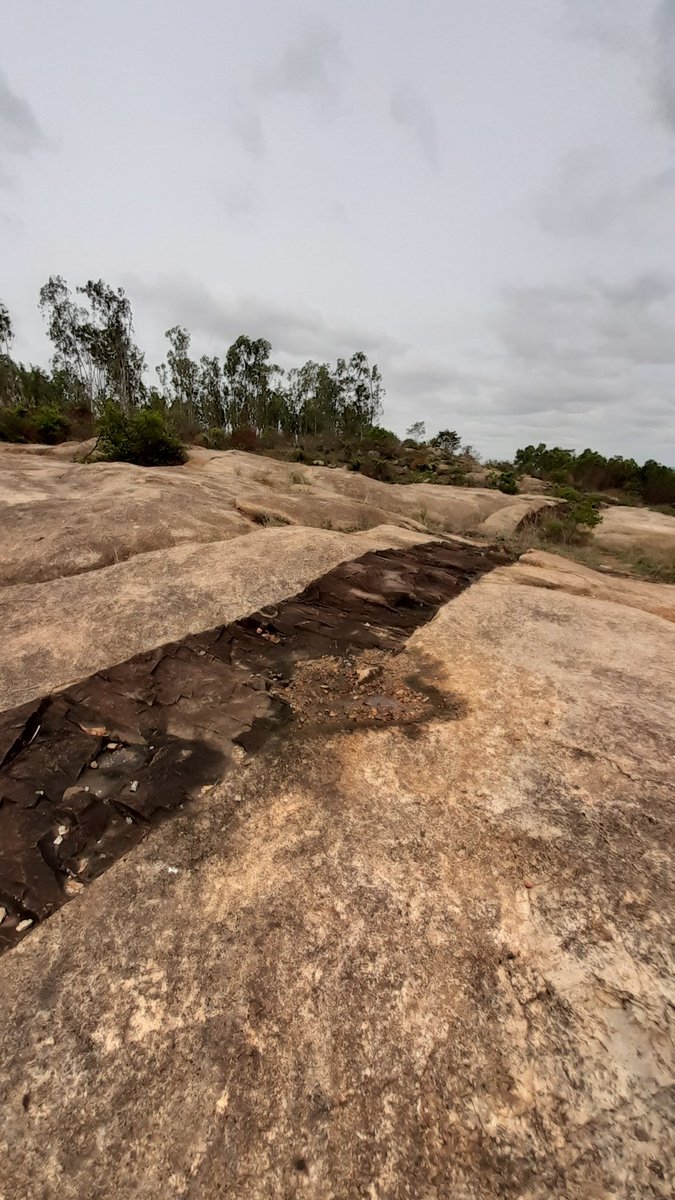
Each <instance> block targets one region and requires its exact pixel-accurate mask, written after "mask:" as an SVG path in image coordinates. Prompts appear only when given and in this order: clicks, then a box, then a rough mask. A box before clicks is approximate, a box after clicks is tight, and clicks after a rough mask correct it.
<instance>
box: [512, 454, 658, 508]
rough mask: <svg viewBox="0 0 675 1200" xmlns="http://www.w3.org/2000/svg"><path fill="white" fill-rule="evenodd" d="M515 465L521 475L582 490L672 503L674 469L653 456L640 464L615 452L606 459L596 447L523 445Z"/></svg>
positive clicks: (649, 501) (654, 502) (653, 501)
mask: <svg viewBox="0 0 675 1200" xmlns="http://www.w3.org/2000/svg"><path fill="white" fill-rule="evenodd" d="M514 467H515V469H516V471H517V472H518V473H520V474H525V475H535V476H536V477H537V478H539V479H546V480H549V481H550V482H551V483H554V484H558V485H561V486H567V485H572V486H573V487H577V488H581V489H582V490H583V491H585V492H599V493H602V492H610V493H611V492H622V493H623V494H624V495H627V496H632V497H636V498H637V497H639V498H640V499H641V500H643V501H644V503H645V504H651V505H668V506H670V505H675V470H673V468H672V467H666V466H664V465H663V463H659V462H657V461H656V460H655V459H653V458H651V459H648V460H647V461H646V462H645V463H642V465H640V464H639V463H638V462H636V460H635V459H634V458H623V457H622V456H621V455H620V454H616V455H614V456H613V457H611V458H606V457H605V455H604V454H599V453H598V451H597V450H590V449H586V450H582V451H581V453H580V454H577V453H576V452H575V451H574V450H564V449H563V448H562V447H560V446H546V445H545V444H544V442H540V443H539V445H538V446H525V447H524V448H523V449H521V450H518V451H516V455H515V458H514Z"/></svg>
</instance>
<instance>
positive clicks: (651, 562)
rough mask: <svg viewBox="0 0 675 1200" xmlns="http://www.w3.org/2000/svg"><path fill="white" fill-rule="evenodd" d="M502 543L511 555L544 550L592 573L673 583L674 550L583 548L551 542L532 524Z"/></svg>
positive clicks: (591, 543) (589, 545)
mask: <svg viewBox="0 0 675 1200" xmlns="http://www.w3.org/2000/svg"><path fill="white" fill-rule="evenodd" d="M504 544H505V545H506V546H508V548H509V549H510V550H512V551H513V552H514V553H515V554H524V553H525V552H526V551H527V550H546V551H547V552H548V553H549V554H560V555H562V556H563V558H570V559H572V560H573V561H574V562H578V563H582V564H583V566H585V567H590V568H591V569H592V570H594V571H598V570H604V571H613V572H616V574H617V575H626V576H629V577H631V578H633V579H647V580H649V581H651V582H652V583H675V549H670V548H666V547H654V546H650V547H648V548H644V547H639V546H633V547H631V548H630V549H627V550H613V549H609V548H607V547H605V546H599V545H598V543H597V542H595V541H593V540H590V539H589V541H588V542H586V543H585V544H584V545H573V544H566V543H564V542H562V543H561V542H554V541H551V540H550V539H548V538H546V536H545V535H544V534H543V532H542V530H541V529H540V528H538V527H537V526H536V525H527V526H525V527H524V528H523V529H521V530H519V531H518V533H516V534H514V536H513V537H512V538H507V539H504Z"/></svg>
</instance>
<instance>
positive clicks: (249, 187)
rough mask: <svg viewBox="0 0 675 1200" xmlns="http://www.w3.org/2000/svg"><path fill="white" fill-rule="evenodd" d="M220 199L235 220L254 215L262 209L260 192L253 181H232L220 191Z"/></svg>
mask: <svg viewBox="0 0 675 1200" xmlns="http://www.w3.org/2000/svg"><path fill="white" fill-rule="evenodd" d="M220 201H221V204H222V206H223V209H224V211H225V213H226V215H227V216H228V217H230V218H231V219H232V220H233V221H237V220H241V219H244V218H246V217H254V216H256V214H257V213H259V212H260V211H261V209H262V200H261V197H260V192H259V191H258V189H257V188H256V187H255V186H254V185H253V184H251V183H230V184H227V186H226V187H225V188H223V189H222V191H220Z"/></svg>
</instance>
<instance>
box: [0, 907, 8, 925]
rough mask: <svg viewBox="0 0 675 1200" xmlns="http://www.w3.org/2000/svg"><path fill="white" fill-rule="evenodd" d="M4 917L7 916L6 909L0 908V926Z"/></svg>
mask: <svg viewBox="0 0 675 1200" xmlns="http://www.w3.org/2000/svg"><path fill="white" fill-rule="evenodd" d="M6 916H7V909H6V908H0V925H1V924H2V922H3V921H4V919H5V917H6Z"/></svg>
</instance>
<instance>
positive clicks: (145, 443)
mask: <svg viewBox="0 0 675 1200" xmlns="http://www.w3.org/2000/svg"><path fill="white" fill-rule="evenodd" d="M97 432H98V439H99V440H98V453H99V457H100V458H103V459H105V460H106V461H108V462H128V463H136V465H137V466H139V467H169V466H176V465H178V464H179V463H184V462H185V461H186V459H187V448H186V447H185V446H184V445H183V443H182V441H181V440H180V438H179V437H178V434H177V433H176V431H175V429H174V428H173V425H172V424H171V421H170V418H169V417H168V416H167V414H166V413H164V412H161V410H159V409H153V408H139V409H137V410H136V411H135V412H131V413H125V412H123V410H122V409H121V408H120V406H119V405H118V404H114V403H112V402H110V403H108V404H106V405H105V408H104V409H103V412H102V414H101V417H100V420H99V423H98V430H97Z"/></svg>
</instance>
